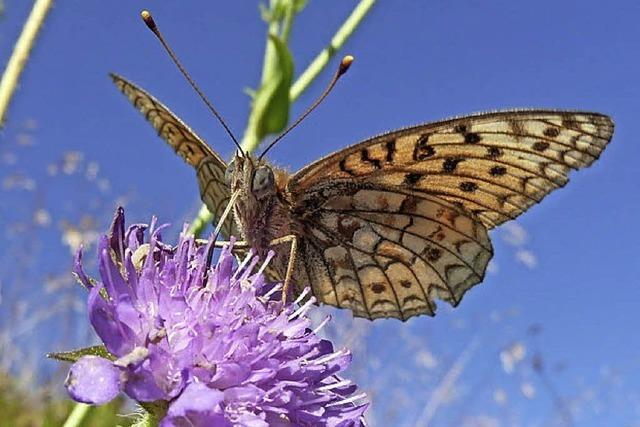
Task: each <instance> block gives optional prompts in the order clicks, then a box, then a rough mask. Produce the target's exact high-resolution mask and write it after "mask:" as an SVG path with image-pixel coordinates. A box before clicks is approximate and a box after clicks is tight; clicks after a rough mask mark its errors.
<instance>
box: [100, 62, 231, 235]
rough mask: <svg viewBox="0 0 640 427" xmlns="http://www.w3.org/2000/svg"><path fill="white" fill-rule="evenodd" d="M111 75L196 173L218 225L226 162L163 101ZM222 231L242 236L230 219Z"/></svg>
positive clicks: (224, 199) (224, 195)
mask: <svg viewBox="0 0 640 427" xmlns="http://www.w3.org/2000/svg"><path fill="white" fill-rule="evenodd" d="M110 76H111V79H112V80H113V82H114V83H115V85H116V86H117V87H118V89H119V90H120V91H121V92H122V93H123V94H124V95H125V96H126V97H127V98H129V100H130V101H131V103H132V104H133V105H134V106H135V107H136V108H137V109H138V110H139V111H140V112H141V113H142V114H143V115H144V116H145V118H146V119H147V120H148V121H149V123H151V125H152V126H153V128H154V129H155V130H156V131H157V132H158V135H159V136H160V137H161V138H162V139H164V140H165V141H166V142H167V143H168V144H169V145H170V146H171V148H173V150H174V151H175V152H176V153H177V154H178V155H179V156H180V157H182V158H183V159H184V161H186V162H187V163H188V164H190V165H191V166H193V168H194V169H195V170H196V175H197V178H198V185H199V187H200V197H201V198H202V201H203V202H204V203H205V205H206V206H207V208H208V209H209V211H210V212H212V213H213V215H214V222H215V221H216V220H217V219H218V218H220V217H221V214H222V212H223V211H224V209H225V207H226V206H227V203H228V202H229V198H230V193H229V188H228V186H227V184H226V183H225V179H224V174H225V170H226V167H227V165H226V163H225V162H224V161H223V160H222V159H221V158H220V156H218V154H217V153H215V152H214V151H213V150H212V149H211V148H210V147H209V146H208V145H207V144H206V143H205V142H204V141H203V140H202V139H201V138H200V137H199V136H198V135H197V134H196V133H195V132H194V131H193V130H191V128H189V126H187V125H186V124H185V123H184V122H183V121H182V120H180V119H179V118H178V117H177V116H176V115H175V114H173V113H172V112H171V111H170V110H169V109H168V108H167V107H165V106H164V105H163V104H162V103H161V102H160V101H158V100H157V99H155V98H154V97H153V96H151V95H149V94H148V93H147V92H146V91H144V90H143V89H141V88H139V87H138V86H136V85H134V84H133V83H131V82H129V81H128V80H126V79H124V78H122V77H120V76H118V75H116V74H111V75H110ZM221 230H222V233H223V234H224V235H225V236H227V237H229V236H232V235H234V236H239V233H238V230H237V227H236V224H235V222H234V221H233V218H232V217H231V216H229V217H227V219H226V220H225V223H224V225H223V227H222V229H221Z"/></svg>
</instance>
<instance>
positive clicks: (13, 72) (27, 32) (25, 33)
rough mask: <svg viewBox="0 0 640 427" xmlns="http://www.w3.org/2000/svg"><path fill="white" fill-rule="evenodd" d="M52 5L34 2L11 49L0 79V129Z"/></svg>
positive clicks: (44, 0)
mask: <svg viewBox="0 0 640 427" xmlns="http://www.w3.org/2000/svg"><path fill="white" fill-rule="evenodd" d="M52 3H53V0H36V2H35V3H34V5H33V8H32V9H31V13H30V14H29V17H28V18H27V20H26V22H25V24H24V27H23V29H22V33H20V37H19V38H18V41H17V42H16V45H15V46H14V48H13V52H12V53H11V57H10V58H9V62H8V63H7V68H5V70H4V73H3V74H2V79H1V80H0V127H2V126H3V124H4V119H5V116H6V114H7V109H8V108H9V102H10V101H11V98H12V96H13V93H14V92H15V90H16V87H17V85H18V79H19V78H20V74H22V70H23V69H24V66H25V64H26V63H27V58H29V52H30V51H31V48H32V47H33V44H34V42H35V40H36V36H37V35H38V31H39V30H40V28H41V27H42V24H43V22H44V20H45V18H46V17H47V13H48V12H49V9H51V5H52Z"/></svg>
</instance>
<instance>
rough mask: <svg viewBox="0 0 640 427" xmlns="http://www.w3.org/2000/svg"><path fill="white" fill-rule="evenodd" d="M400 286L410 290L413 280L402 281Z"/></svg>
mask: <svg viewBox="0 0 640 427" xmlns="http://www.w3.org/2000/svg"><path fill="white" fill-rule="evenodd" d="M400 286H402V287H403V288H406V289H409V288H410V287H411V280H407V279H402V280H400Z"/></svg>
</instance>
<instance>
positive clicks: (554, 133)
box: [543, 126, 560, 138]
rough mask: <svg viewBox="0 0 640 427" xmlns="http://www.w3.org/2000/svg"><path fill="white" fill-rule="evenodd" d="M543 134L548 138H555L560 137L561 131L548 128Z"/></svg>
mask: <svg viewBox="0 0 640 427" xmlns="http://www.w3.org/2000/svg"><path fill="white" fill-rule="evenodd" d="M543 133H544V136H548V137H549V138H555V137H556V136H558V135H560V129H558V128H556V127H551V126H550V127H548V128H546V129H545V130H544V132H543Z"/></svg>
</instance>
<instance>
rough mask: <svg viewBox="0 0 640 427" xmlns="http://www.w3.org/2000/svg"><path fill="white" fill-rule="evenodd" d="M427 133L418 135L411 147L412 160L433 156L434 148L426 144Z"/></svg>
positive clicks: (427, 139)
mask: <svg viewBox="0 0 640 427" xmlns="http://www.w3.org/2000/svg"><path fill="white" fill-rule="evenodd" d="M428 141H429V134H428V133H425V134H423V135H420V138H418V140H417V141H416V144H415V148H414V149H413V160H424V159H426V158H429V157H431V156H433V155H434V154H435V153H436V150H435V149H434V148H433V147H432V146H430V145H429V144H428Z"/></svg>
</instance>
